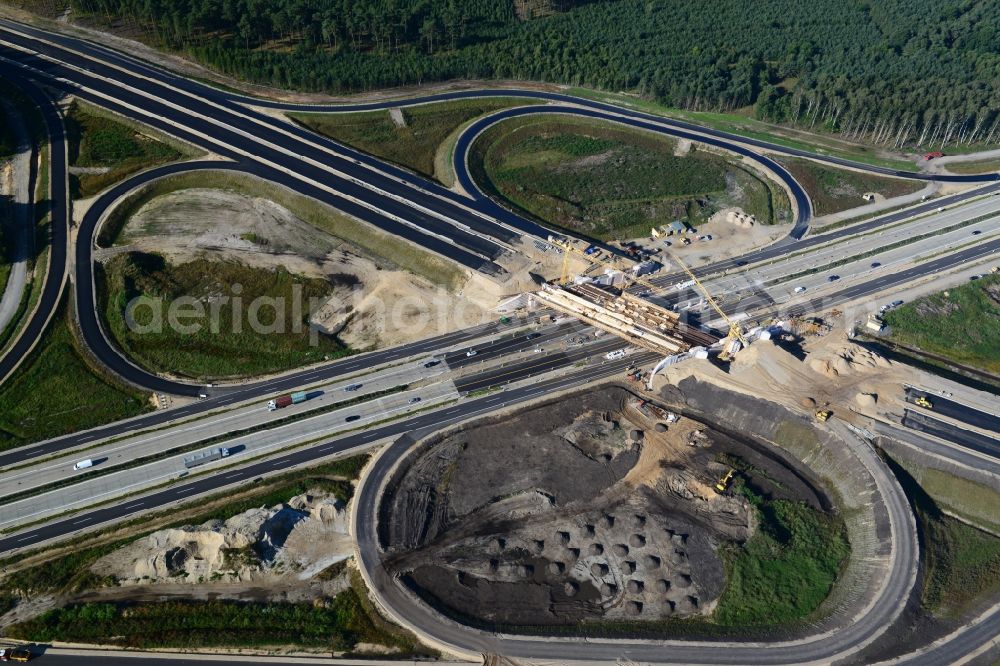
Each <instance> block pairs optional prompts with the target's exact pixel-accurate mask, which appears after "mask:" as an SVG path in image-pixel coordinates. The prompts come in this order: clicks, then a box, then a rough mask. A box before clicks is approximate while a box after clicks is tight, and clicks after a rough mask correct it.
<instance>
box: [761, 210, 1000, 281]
mask: <svg viewBox="0 0 1000 666" xmlns="http://www.w3.org/2000/svg"><path fill="white" fill-rule="evenodd" d="M994 217H997V214H996V213H987V214H985V215H980V216H979V217H975V218H972V219H971V220H965V221H964V222H958V223H957V224H953V225H951V226H948V227H945V228H943V229H938V230H936V231H931V232H928V233H925V234H918V235H916V236H910V237H909V238H904V239H903V240H900V241H896V242H895V243H889V244H888V245H882V246H881V247H877V248H875V249H873V250H868V251H867V252H862V253H860V254H855V255H852V256H850V257H844V258H843V259H838V260H836V261H831V262H829V263H827V264H824V265H823V266H814V267H813V268H807V269H806V270H803V271H799V272H798V273H792V274H791V275H785V276H782V277H780V278H775V279H774V280H770V281H769V282H767V283H766V284H765V286H767V287H772V286H775V285H779V284H783V283H785V282H790V281H791V280H795V279H797V278H800V277H804V276H806V275H815V274H816V273H822V272H823V271H826V270H830V269H831V268H837V267H839V266H844V265H846V264H850V263H853V262H855V261H860V260H862V259H867V258H869V257H874V256H876V255H879V254H882V253H884V252H889V251H891V250H895V249H898V248H901V247H904V246H906V245H910V244H912V243H917V242H919V241H922V240H926V239H928V238H933V237H934V236H940V235H942V234H947V233H950V232H952V231H956V230H958V229H962V228H964V227H968V226H971V225H973V224H977V223H979V222H982V221H984V220H989V219H991V218H994Z"/></svg>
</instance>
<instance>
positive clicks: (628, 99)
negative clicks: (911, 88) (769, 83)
mask: <svg viewBox="0 0 1000 666" xmlns="http://www.w3.org/2000/svg"><path fill="white" fill-rule="evenodd" d="M567 92H569V93H570V94H572V95H578V96H580V97H584V98H586V99H593V100H596V101H599V102H608V103H611V104H617V105H620V106H624V107H626V108H633V109H636V110H637V111H644V112H646V113H653V114H656V115H660V116H666V117H668V118H678V119H680V120H686V121H688V122H692V123H695V124H698V125H703V126H705V127H709V128H711V129H715V130H719V131H722V132H729V133H731V134H736V135H738V136H744V137H747V138H749V139H756V140H758V141H767V142H769V143H773V144H776V145H779V146H784V147H786V148H795V149H798V150H806V151H809V152H811V153H816V154H817V155H826V156H830V157H843V158H844V159H848V160H854V161H855V162H861V163H864V164H873V165H876V166H884V167H889V168H892V169H904V170H907V171H913V170H914V169H915V165H914V163H913V162H912V161H910V160H905V159H897V158H892V157H885V156H883V155H881V154H879V149H878V148H874V147H871V146H865V145H860V144H855V143H851V142H849V141H843V140H841V139H838V138H837V137H834V136H828V135H822V134H816V133H813V132H806V131H804V130H799V129H795V128H791V127H782V126H779V125H773V124H771V123H766V122H763V121H760V120H756V119H754V118H751V117H749V116H745V115H741V114H739V113H716V112H711V111H682V110H680V109H674V108H671V107H667V106H663V105H662V104H659V103H657V102H655V101H652V100H647V99H642V98H640V97H636V96H633V95H624V94H620V93H607V92H600V91H596V90H590V89H588V88H572V89H570V90H568V91H567Z"/></svg>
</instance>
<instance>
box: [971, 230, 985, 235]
mask: <svg viewBox="0 0 1000 666" xmlns="http://www.w3.org/2000/svg"><path fill="white" fill-rule="evenodd" d="M981 233H983V231H982V229H976V230H975V231H973V232H972V235H973V236H978V235H979V234H981Z"/></svg>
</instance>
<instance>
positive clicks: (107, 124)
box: [65, 102, 192, 198]
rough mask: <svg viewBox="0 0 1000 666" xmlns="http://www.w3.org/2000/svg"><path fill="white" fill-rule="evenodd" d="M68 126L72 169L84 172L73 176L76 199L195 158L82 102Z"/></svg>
mask: <svg viewBox="0 0 1000 666" xmlns="http://www.w3.org/2000/svg"><path fill="white" fill-rule="evenodd" d="M65 124H66V137H67V140H68V143H69V165H70V167H71V168H72V167H77V168H79V169H81V171H79V172H78V173H74V174H71V175H70V193H71V194H72V196H73V197H74V198H80V197H89V196H93V195H95V194H97V193H98V192H100V191H101V190H103V189H104V188H106V187H108V186H109V185H112V184H113V183H116V182H118V181H120V180H122V179H124V178H125V177H126V176H128V175H129V174H132V173H135V172H136V171H140V170H142V169H146V168H148V167H152V166H156V165H158V164H166V163H167V162H173V161H176V160H178V159H181V158H182V157H185V156H190V155H191V154H192V153H191V152H188V153H185V152H182V150H180V149H178V147H176V146H173V145H168V144H167V143H164V142H162V141H159V140H157V139H155V138H153V137H152V136H151V135H149V134H146V133H143V132H142V131H140V130H138V129H136V128H133V127H130V126H128V125H126V124H124V123H121V122H118V121H117V120H113V119H112V117H111V116H110V115H108V114H105V113H101V112H98V111H96V110H95V109H93V108H92V107H90V106H86V107H85V106H84V105H82V104H80V103H79V102H74V103H73V104H71V105H70V107H69V109H68V110H67V112H66V114H65ZM83 169H86V170H87V171H82V170H83Z"/></svg>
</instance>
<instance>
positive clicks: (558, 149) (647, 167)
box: [469, 118, 791, 240]
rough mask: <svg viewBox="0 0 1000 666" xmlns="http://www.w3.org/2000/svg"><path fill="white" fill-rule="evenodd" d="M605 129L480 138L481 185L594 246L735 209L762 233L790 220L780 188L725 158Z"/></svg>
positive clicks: (538, 126)
mask: <svg viewBox="0 0 1000 666" xmlns="http://www.w3.org/2000/svg"><path fill="white" fill-rule="evenodd" d="M675 148H676V146H675V143H674V141H673V140H671V139H669V138H665V137H661V136H657V135H654V134H652V133H647V132H639V131H634V130H629V129H625V128H621V127H616V126H614V125H611V124H607V123H604V124H602V123H594V122H591V121H580V120H575V119H560V120H552V119H537V118H530V119H525V120H517V121H510V122H505V123H501V124H500V125H498V126H496V127H493V128H491V129H490V130H488V131H487V132H485V133H484V134H483V136H482V137H481V138H480V139H479V140H478V141H477V142H476V145H475V146H474V148H473V154H472V155H470V158H469V159H470V166H471V167H472V169H473V173H474V175H475V176H476V177H477V179H478V182H480V183H483V184H484V185H487V186H490V185H491V186H492V188H493V189H494V193H496V194H498V195H499V196H502V197H504V198H506V199H507V200H508V201H510V202H511V203H513V204H514V205H516V206H518V207H520V208H522V209H524V210H526V211H528V212H529V213H531V214H533V215H535V216H537V217H539V218H541V219H542V220H545V221H547V222H549V223H552V224H555V225H558V226H561V227H563V228H567V229H572V230H574V231H576V232H579V233H584V234H587V235H590V236H592V237H595V238H599V239H602V240H608V239H612V238H618V239H621V238H633V237H638V236H645V235H648V234H649V230H650V228H651V227H653V226H658V225H662V224H665V223H668V222H671V221H672V220H675V219H684V220H687V222H688V223H689V224H691V225H692V226H697V225H698V224H700V223H703V222H705V221H707V220H708V218H709V217H711V215H712V214H713V213H715V212H716V211H718V210H720V209H722V208H726V207H728V206H740V207H742V208H743V209H744V210H745V211H746V212H748V213H750V214H752V215H755V216H756V217H757V219H758V220H759V221H760V222H762V223H765V224H771V223H774V222H780V221H785V220H790V219H791V213H790V210H789V209H788V204H787V198H786V197H785V196H784V193H783V191H781V190H780V188H778V187H776V186H775V187H774V188H772V187H770V186H769V184H767V183H765V182H764V181H763V180H761V179H760V178H758V177H757V176H755V175H754V174H753V173H752V172H750V171H749V170H748V169H746V168H744V167H742V166H738V165H736V164H735V163H734V162H733V161H731V160H728V159H726V158H725V157H722V156H719V155H716V154H713V153H709V152H706V151H703V150H698V149H696V148H694V147H692V148H691V150H690V152H689V153H688V154H687V155H686V156H683V157H678V156H676V155H675V154H674V151H675Z"/></svg>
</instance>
